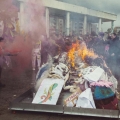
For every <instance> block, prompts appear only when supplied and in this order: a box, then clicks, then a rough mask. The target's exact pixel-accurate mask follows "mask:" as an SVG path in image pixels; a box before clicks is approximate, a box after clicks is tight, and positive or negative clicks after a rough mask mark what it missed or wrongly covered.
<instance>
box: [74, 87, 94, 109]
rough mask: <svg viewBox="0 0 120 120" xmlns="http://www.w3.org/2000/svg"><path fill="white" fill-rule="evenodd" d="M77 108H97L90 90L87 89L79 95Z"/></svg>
mask: <svg viewBox="0 0 120 120" xmlns="http://www.w3.org/2000/svg"><path fill="white" fill-rule="evenodd" d="M76 107H82V108H94V109H95V108H96V106H95V103H94V100H93V95H92V91H91V89H90V88H88V89H86V90H85V91H84V92H82V93H81V94H80V95H79V97H78V101H77V104H76Z"/></svg>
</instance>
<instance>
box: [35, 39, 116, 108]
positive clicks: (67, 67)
mask: <svg viewBox="0 0 120 120" xmlns="http://www.w3.org/2000/svg"><path fill="white" fill-rule="evenodd" d="M50 61H51V62H50ZM50 61H49V62H48V63H46V64H45V65H43V66H42V67H41V69H40V70H39V72H38V74H37V83H36V91H39V90H42V86H41V84H42V83H43V81H44V80H45V79H46V78H47V79H49V80H50V81H51V82H52V81H53V80H57V81H59V80H64V85H63V91H68V93H69V92H70V93H71V94H72V95H70V96H69V97H68V98H66V99H65V100H64V105H65V106H72V107H73V106H76V107H83V108H102V107H101V106H102V104H100V106H99V105H98V103H96V101H97V100H101V101H104V100H106V99H109V102H108V103H107V104H108V106H109V105H111V103H112V101H113V99H111V97H113V96H116V90H117V80H116V79H115V77H114V76H113V75H112V73H111V71H110V69H109V68H108V67H107V65H106V63H105V61H104V60H103V58H100V57H99V56H98V55H96V54H95V53H94V52H93V51H92V50H89V49H87V47H86V46H85V45H84V44H83V43H79V42H78V41H77V42H76V43H74V44H72V47H71V49H70V50H69V51H68V53H66V52H63V53H62V54H60V55H58V56H55V57H54V58H53V60H52V58H51V60H50ZM48 84H49V83H48ZM38 88H39V90H38ZM40 88H41V89H40ZM98 89H99V91H98ZM100 90H101V91H100ZM54 92H56V91H54ZM60 92H61V91H60V90H59V94H60ZM37 93H38V92H37ZM57 93H58V91H57ZM78 93H79V94H78ZM96 94H97V95H96ZM36 95H37V94H36ZM99 95H100V96H101V97H99V98H97V97H96V96H99ZM103 96H104V98H103ZM83 97H84V99H85V101H86V102H84V101H83V100H82V98H83ZM114 98H115V101H114V102H116V104H118V101H117V98H116V97H114ZM94 101H95V102H94ZM34 103H37V102H35V101H34ZM88 103H89V104H88ZM90 103H92V104H91V105H90ZM49 104H52V103H49ZM95 105H96V106H95ZM93 106H94V107H93ZM108 106H106V107H105V106H104V109H108V108H109V107H108ZM113 106H114V105H113ZM113 106H112V107H111V108H109V109H118V108H117V106H116V107H115V106H114V107H113Z"/></svg>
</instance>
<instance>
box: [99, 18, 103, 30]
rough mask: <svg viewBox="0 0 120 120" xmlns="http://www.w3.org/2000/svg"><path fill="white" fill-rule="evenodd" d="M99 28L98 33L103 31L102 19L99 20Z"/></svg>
mask: <svg viewBox="0 0 120 120" xmlns="http://www.w3.org/2000/svg"><path fill="white" fill-rule="evenodd" d="M98 26H99V28H98V32H101V30H102V19H101V18H99V25H98Z"/></svg>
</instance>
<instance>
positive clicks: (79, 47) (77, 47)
mask: <svg viewBox="0 0 120 120" xmlns="http://www.w3.org/2000/svg"><path fill="white" fill-rule="evenodd" d="M75 52H77V56H78V57H81V59H82V60H83V61H85V58H86V57H92V58H96V57H97V55H96V54H95V53H94V51H93V50H89V49H87V47H86V45H85V44H79V42H78V41H77V42H76V43H75V44H72V47H71V49H70V50H69V51H68V59H69V62H70V63H71V65H72V67H75Z"/></svg>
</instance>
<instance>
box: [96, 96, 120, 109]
mask: <svg viewBox="0 0 120 120" xmlns="http://www.w3.org/2000/svg"><path fill="white" fill-rule="evenodd" d="M95 105H96V108H98V109H108V110H118V99H117V97H116V95H114V96H112V97H110V98H107V99H103V100H95Z"/></svg>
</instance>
